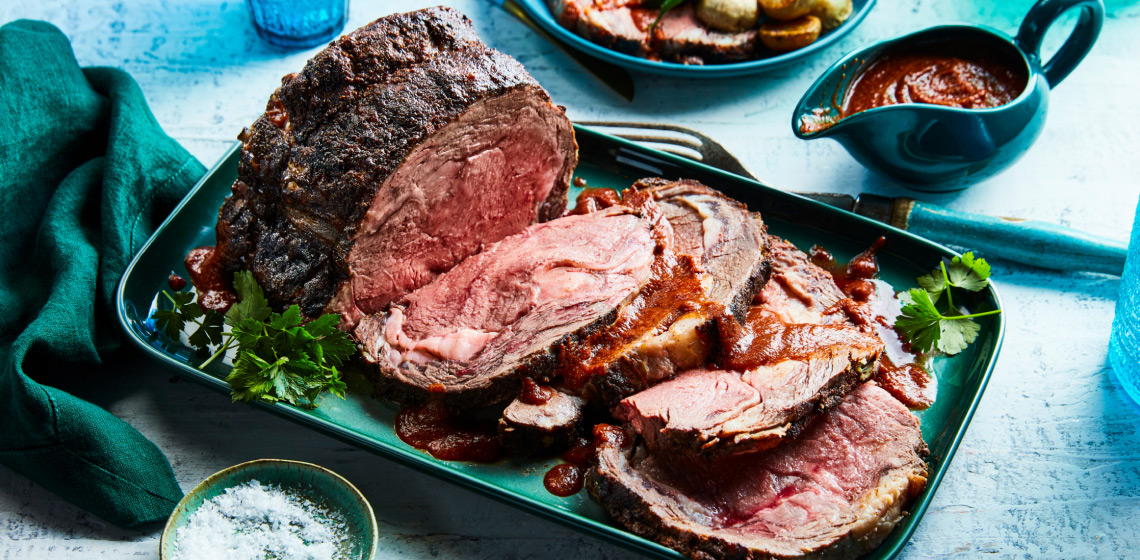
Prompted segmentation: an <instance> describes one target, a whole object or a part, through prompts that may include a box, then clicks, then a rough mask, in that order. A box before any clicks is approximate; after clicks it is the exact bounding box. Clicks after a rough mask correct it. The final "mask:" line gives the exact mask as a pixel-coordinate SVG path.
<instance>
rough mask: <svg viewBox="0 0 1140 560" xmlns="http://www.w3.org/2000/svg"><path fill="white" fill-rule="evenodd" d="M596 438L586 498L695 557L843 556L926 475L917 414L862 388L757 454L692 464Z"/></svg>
mask: <svg viewBox="0 0 1140 560" xmlns="http://www.w3.org/2000/svg"><path fill="white" fill-rule="evenodd" d="M613 429H615V428H612V427H611V430H613ZM623 439H628V440H629V441H628V442H626V443H625V444H624V445H623V444H622V440H623ZM596 441H598V442H599V446H598V452H597V458H598V466H597V468H596V469H595V470H594V471H592V472H591V473H590V474H589V476H588V478H587V481H586V487H587V489H588V490H589V492H590V494H591V495H592V496H594V498H595V499H597V500H598V501H600V502H601V503H602V505H603V506H605V508H606V509H607V510H608V511H609V513H610V515H612V516H613V517H614V518H615V519H617V521H618V522H620V523H621V524H622V525H624V526H625V527H627V528H628V529H629V530H631V531H633V532H635V533H637V534H639V535H641V536H643V537H646V538H649V539H653V540H655V541H657V542H659V543H661V544H663V545H665V546H668V547H670V548H673V549H676V550H678V551H680V552H682V553H683V554H686V555H688V556H689V557H691V558H700V559H710V558H736V559H756V560H759V559H762V558H763V559H771V558H781V559H790V558H854V557H856V556H858V555H860V554H862V553H865V552H867V551H869V550H871V549H873V548H874V547H876V546H878V545H879V543H881V542H882V541H883V539H885V538H886V537H887V535H888V534H890V532H891V530H892V529H893V528H894V526H895V525H896V524H897V523H898V522H899V521H900V520H901V519H902V517H903V515H904V511H905V508H906V507H907V505H908V504H909V503H910V501H911V500H912V499H913V498H914V497H915V496H917V494H918V493H919V492H920V491H921V490H922V488H923V487H924V486H925V484H926V476H927V469H926V463H925V462H924V460H923V456H924V455H925V453H926V445H925V443H924V442H923V441H922V433H921V431H920V430H919V422H918V418H916V417H915V416H914V415H913V414H911V413H910V411H908V410H907V409H906V407H905V406H903V405H902V404H901V403H899V402H898V401H897V400H895V399H894V397H892V396H891V395H890V394H888V393H887V392H886V391H883V390H882V389H881V388H879V387H878V386H876V385H874V384H873V383H868V384H864V385H861V386H860V387H859V388H858V389H856V390H855V391H854V392H852V393H851V394H850V395H848V397H847V398H846V400H844V401H843V402H842V403H841V404H840V405H839V406H837V407H835V408H834V409H832V410H831V411H830V412H828V413H827V414H826V415H824V416H822V417H821V418H820V420H819V421H818V422H814V423H812V425H811V426H809V427H808V429H807V430H806V431H805V432H804V433H803V435H801V436H800V437H799V438H797V439H795V440H792V441H790V442H788V443H787V444H785V445H782V446H780V447H777V448H775V449H772V450H770V451H766V452H763V453H750V454H745V455H736V456H731V457H724V458H721V459H718V460H715V461H703V460H700V459H692V458H686V457H675V456H663V455H657V454H653V453H651V452H650V451H649V450H648V448H647V447H646V446H645V445H644V444H643V443H642V442H641V441H639V439H638V438H636V437H632V436H631V437H628V438H621V437H613V436H612V435H611V436H610V437H603V438H597V440H596Z"/></svg>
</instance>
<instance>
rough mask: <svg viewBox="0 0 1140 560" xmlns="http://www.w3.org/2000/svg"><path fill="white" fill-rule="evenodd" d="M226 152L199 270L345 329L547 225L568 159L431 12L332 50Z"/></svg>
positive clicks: (496, 71) (514, 78)
mask: <svg viewBox="0 0 1140 560" xmlns="http://www.w3.org/2000/svg"><path fill="white" fill-rule="evenodd" d="M241 140H242V151H241V164H240V167H239V169H238V179H237V181H236V182H235V183H234V186H233V195H232V196H231V197H230V198H228V199H227V200H226V202H225V204H224V205H223V206H222V209H221V212H220V215H219V219H218V225H217V248H216V253H215V255H214V258H215V259H217V263H218V264H219V265H220V266H221V267H222V268H223V269H224V270H225V271H226V272H228V273H232V272H233V271H236V270H242V269H244V270H249V271H251V272H252V273H253V275H254V277H255V278H256V279H257V281H258V283H259V284H261V286H262V287H263V288H264V290H265V293H266V297H267V298H268V299H269V301H270V302H271V303H272V304H274V305H276V306H279V307H280V306H285V305H289V304H294V303H296V304H299V305H300V307H301V310H302V312H303V313H304V314H305V315H306V316H309V317H315V316H317V315H320V314H321V313H322V312H325V311H328V312H339V313H342V314H343V317H344V318H345V324H346V326H351V325H352V324H353V323H355V321H356V320H357V319H359V318H360V317H361V316H363V315H365V314H368V313H374V312H378V311H383V310H385V309H386V308H387V306H388V304H389V303H391V302H392V301H395V300H396V299H399V298H400V297H402V296H404V295H406V294H408V293H410V292H412V291H413V290H415V289H416V288H419V287H421V286H423V285H425V284H427V283H428V282H430V281H431V280H432V279H434V278H435V277H436V276H437V275H439V274H440V273H442V272H445V271H447V270H449V269H451V268H452V267H453V266H455V265H456V264H459V262H460V261H462V260H463V259H464V258H466V257H467V256H469V255H472V254H474V253H477V252H478V251H479V250H480V249H481V248H482V247H484V246H486V245H489V244H491V243H493V242H495V241H498V240H499V239H502V238H504V237H507V236H508V235H512V234H515V233H518V232H520V231H522V230H523V229H524V228H526V227H527V226H529V225H531V224H532V223H535V222H537V221H542V220H549V219H552V218H554V217H557V216H558V215H560V214H561V213H562V210H563V208H564V207H565V202H566V191H567V188H568V186H569V181H570V176H571V173H572V172H573V169H574V166H575V164H576V161H577V145H576V144H575V142H574V134H573V130H572V128H571V125H570V122H569V121H568V120H567V119H566V117H565V115H564V112H563V109H562V108H560V107H558V106H556V105H554V104H553V103H552V102H551V100H550V97H549V96H548V95H547V93H546V92H545V91H544V90H543V89H542V87H540V86H539V85H538V83H537V82H535V81H534V79H533V78H532V77H531V76H530V75H529V74H528V73H527V72H526V70H525V69H523V67H522V65H520V64H519V63H518V62H517V61H515V60H514V59H513V58H511V57H509V56H507V55H505V54H502V53H500V52H498V51H495V50H493V49H490V48H488V47H487V46H486V45H484V44H483V43H482V42H481V41H480V40H479V38H478V37H477V36H476V35H475V32H474V30H473V29H472V27H471V23H470V21H469V20H468V19H467V18H466V17H465V16H463V15H462V14H460V13H459V12H457V11H455V10H452V9H450V8H444V7H438V8H431V9H426V10H420V11H416V12H411V13H407V14H396V15H391V16H388V17H385V18H381V19H379V20H376V21H375V22H373V23H371V24H369V25H366V26H364V27H362V28H360V29H358V30H356V31H354V32H352V33H349V34H347V35H345V36H343V37H341V38H339V39H337V40H335V41H333V42H332V43H331V44H330V45H329V46H328V48H326V49H325V50H323V51H321V52H320V53H318V54H317V55H316V56H314V57H313V58H312V59H311V60H309V62H308V63H307V64H306V65H305V67H304V69H303V70H301V72H299V73H296V74H290V75H288V76H286V77H285V78H284V79H283V80H282V84H281V87H279V88H278V89H277V91H276V92H275V93H274V94H273V95H272V97H270V99H269V103H268V106H267V108H266V112H265V114H264V115H262V116H261V117H259V118H258V119H257V120H256V122H254V124H253V125H252V126H251V127H250V128H249V129H247V130H246V131H245V132H244V133H243V135H242V137H241Z"/></svg>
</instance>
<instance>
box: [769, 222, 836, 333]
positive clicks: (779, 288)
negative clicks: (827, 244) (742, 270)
mask: <svg viewBox="0 0 1140 560" xmlns="http://www.w3.org/2000/svg"><path fill="white" fill-rule="evenodd" d="M768 244H769V248H770V254H771V260H772V272H771V276H770V279H769V280H768V283H767V284H765V285H764V288H763V289H762V290H760V294H759V295H757V296H756V300H755V303H756V304H757V305H760V306H762V307H764V308H766V309H768V310H769V311H771V312H772V313H775V314H776V316H777V317H779V319H780V320H782V321H784V322H786V323H815V324H830V323H835V322H845V321H847V317H846V315H845V314H844V312H843V309H842V308H841V307H840V306H837V305H836V304H838V303H840V302H841V301H842V300H844V299H846V298H847V295H846V294H844V293H843V290H841V289H839V285H838V284H836V283H835V278H834V277H833V276H832V275H831V273H830V272H828V271H826V270H824V269H823V268H820V267H819V266H816V265H815V264H813V263H812V262H811V258H810V257H809V256H808V255H807V254H806V253H804V252H803V251H801V250H799V249H797V248H796V246H795V245H792V244H791V243H789V242H788V241H786V240H784V239H780V238H779V237H776V236H768Z"/></svg>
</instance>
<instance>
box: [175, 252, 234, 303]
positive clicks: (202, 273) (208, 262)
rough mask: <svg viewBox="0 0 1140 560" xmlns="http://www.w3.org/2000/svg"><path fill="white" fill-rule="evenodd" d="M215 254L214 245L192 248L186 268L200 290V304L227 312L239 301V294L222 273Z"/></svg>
mask: <svg viewBox="0 0 1140 560" xmlns="http://www.w3.org/2000/svg"><path fill="white" fill-rule="evenodd" d="M215 255H216V252H215V251H214V248H213V247H198V248H197V249H191V250H190V252H189V253H188V254H187V255H186V260H185V264H186V270H187V271H189V272H190V282H192V283H193V284H194V287H195V288H196V289H197V290H198V304H199V305H201V306H202V307H203V308H205V309H210V310H213V311H217V312H219V313H225V312H226V310H228V309H229V308H230V306H231V305H233V304H234V302H236V301H237V294H236V293H234V291H233V289H232V288H231V286H230V282H229V280H227V279H226V278H225V277H224V275H223V274H222V267H221V265H220V264H219V263H218V262H217V259H216V258H215Z"/></svg>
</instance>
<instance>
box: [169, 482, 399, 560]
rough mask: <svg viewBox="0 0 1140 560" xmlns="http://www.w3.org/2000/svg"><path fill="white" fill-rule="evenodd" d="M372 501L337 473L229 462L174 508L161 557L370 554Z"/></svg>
mask: <svg viewBox="0 0 1140 560" xmlns="http://www.w3.org/2000/svg"><path fill="white" fill-rule="evenodd" d="M376 534H377V528H376V518H375V515H374V514H373V512H372V507H371V506H370V505H369V504H368V501H367V500H366V499H365V498H364V496H363V495H362V494H361V493H360V491H359V490H357V489H356V487H354V486H353V485H352V484H351V483H350V482H348V481H347V480H345V479H344V478H342V477H340V476H339V475H337V474H336V473H334V472H332V471H330V470H328V469H325V468H322V467H319V466H317V465H313V464H310V463H302V462H298V461H286V460H282V459H260V460H257V461H250V462H248V463H242V464H239V465H235V466H233V467H230V468H227V469H224V470H222V471H220V472H218V473H215V474H214V475H211V476H210V477H209V478H207V479H206V480H204V481H202V482H201V483H200V484H198V486H196V487H194V489H193V490H191V491H190V492H189V493H187V494H186V496H185V497H184V498H183V499H182V501H181V502H179V504H178V506H177V507H176V508H175V509H174V512H173V513H172V514H171V516H170V519H169V520H168V521H167V523H166V528H165V529H164V530H163V533H162V540H161V543H160V545H159V546H160V558H162V559H163V560H184V559H197V558H207V557H208V558H211V560H230V559H233V560H238V559H241V560H246V559H259V558H275V559H279V560H287V559H288V560H292V559H302V560H368V559H370V558H372V557H373V555H374V553H375V549H376Z"/></svg>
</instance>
